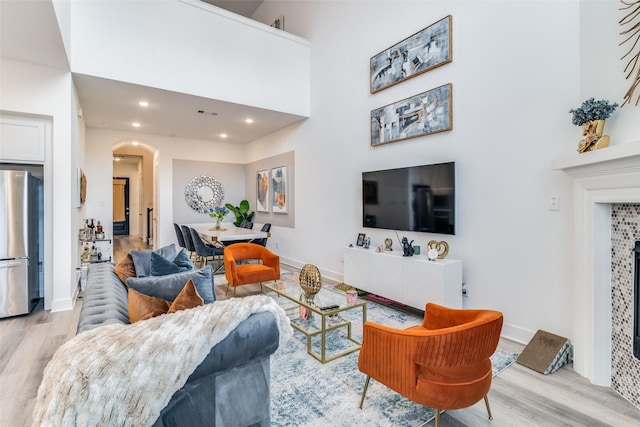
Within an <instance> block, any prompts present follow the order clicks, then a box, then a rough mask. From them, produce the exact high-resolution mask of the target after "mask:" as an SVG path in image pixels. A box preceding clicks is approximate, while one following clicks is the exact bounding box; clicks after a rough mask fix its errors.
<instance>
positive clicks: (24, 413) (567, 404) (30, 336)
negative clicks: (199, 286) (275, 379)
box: [0, 238, 640, 427]
mask: <svg viewBox="0 0 640 427" xmlns="http://www.w3.org/2000/svg"><path fill="white" fill-rule="evenodd" d="M144 247H145V246H144V245H143V244H142V242H141V241H140V240H139V239H138V240H135V239H131V240H129V241H127V239H123V238H120V239H118V238H117V239H116V241H115V242H114V259H115V260H119V259H120V258H121V257H122V256H123V255H124V254H126V253H127V251H128V250H129V248H132V249H138V248H144ZM216 291H217V292H216V293H217V295H218V298H226V295H225V294H224V292H220V289H216ZM239 291H240V290H239ZM257 292H260V289H259V287H258V286H256V287H255V289H254V288H252V286H243V287H242V291H241V292H239V293H238V295H237V296H242V295H244V294H251V293H257ZM81 304H82V300H81V299H80V300H78V302H77V304H76V306H75V308H74V310H73V311H65V312H57V313H51V312H48V311H44V310H43V307H42V303H41V304H40V305H39V306H38V307H37V308H36V309H35V310H34V312H33V313H31V314H30V315H28V316H18V317H14V318H8V319H3V320H0V426H3V427H14V426H15V427H21V426H30V425H31V412H32V409H33V405H34V402H35V397H36V394H37V390H38V386H39V384H40V381H41V379H42V373H43V371H44V368H45V366H46V364H47V363H48V362H49V360H50V359H51V358H52V357H53V354H54V353H55V351H56V349H57V348H58V347H59V346H60V345H61V344H62V343H63V342H65V341H66V340H68V339H69V338H71V337H73V336H74V335H75V330H76V324H77V321H78V316H79V313H80V307H81ZM500 347H501V348H503V349H504V350H507V351H514V352H520V351H522V348H523V346H522V345H520V344H518V343H514V342H512V341H508V340H502V341H501V342H500ZM390 393H392V392H391V391H390ZM489 401H490V403H491V409H492V412H493V418H494V419H493V420H492V421H490V420H488V419H487V413H486V409H485V407H484V403H483V402H482V401H481V402H479V403H477V404H476V405H474V406H472V407H470V408H466V409H461V410H456V411H447V412H445V413H444V414H443V415H442V419H441V426H442V427H463V426H464V427H476V426H478V427H483V426H491V427H512V426H517V427H520V426H585V427H586V426H588V427H597V426H611V427H614V426H615V427H626V426H629V427H631V426H635V427H638V426H640V410H639V409H637V408H635V407H634V406H633V405H631V404H630V403H629V402H627V401H626V400H624V399H623V398H622V397H620V396H619V395H618V394H617V393H616V392H614V391H612V390H611V389H609V388H605V387H597V386H594V385H591V384H590V383H589V382H588V381H587V380H586V379H584V378H583V377H581V376H579V375H578V374H576V373H575V372H574V371H573V369H572V368H571V366H566V367H563V368H561V369H560V370H559V371H558V372H556V373H554V374H552V375H541V374H539V373H537V372H534V371H532V370H530V369H528V368H525V367H523V366H521V365H518V364H513V365H512V366H511V367H509V368H507V369H506V370H505V371H503V372H502V373H501V374H500V375H498V376H497V377H496V378H494V381H493V384H492V387H491V391H490V392H489ZM351 416H355V417H354V418H353V419H354V422H353V425H354V426H356V425H358V424H357V409H356V408H354V411H353V412H352V413H351V414H345V417H351ZM291 425H292V426H295V425H296V424H295V420H292V422H291ZM427 425H430V426H433V425H434V421H431V422H430V423H429V424H427Z"/></svg>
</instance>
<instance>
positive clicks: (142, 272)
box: [129, 243, 178, 277]
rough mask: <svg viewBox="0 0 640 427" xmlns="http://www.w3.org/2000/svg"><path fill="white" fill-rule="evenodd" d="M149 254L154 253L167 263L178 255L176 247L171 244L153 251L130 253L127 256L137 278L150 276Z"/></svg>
mask: <svg viewBox="0 0 640 427" xmlns="http://www.w3.org/2000/svg"><path fill="white" fill-rule="evenodd" d="M151 252H155V253H156V254H158V255H160V256H161V257H162V258H164V259H168V260H169V261H173V260H174V258H175V257H176V255H178V251H177V250H176V245H174V244H173V243H172V244H170V245H169V246H165V247H162V248H160V249H158V250H155V251H130V252H129V254H130V255H131V258H132V259H133V265H134V266H135V268H136V275H137V276H138V277H145V276H150V275H151Z"/></svg>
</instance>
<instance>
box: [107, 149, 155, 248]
mask: <svg viewBox="0 0 640 427" xmlns="http://www.w3.org/2000/svg"><path fill="white" fill-rule="evenodd" d="M156 151H157V149H156V148H155V147H154V146H153V145H151V144H149V143H148V142H145V141H142V140H138V139H127V140H123V141H119V142H118V143H116V144H114V146H113V148H112V152H113V173H112V177H113V189H114V191H113V197H114V198H113V234H114V237H115V236H117V235H127V236H129V237H130V238H132V239H139V240H141V241H142V242H141V243H142V244H144V245H147V244H149V245H153V230H154V227H153V225H154V224H153V215H152V213H153V211H154V209H155V205H156V200H155V194H154V188H155V186H154V173H153V162H154V156H155V152H156ZM116 190H117V191H116Z"/></svg>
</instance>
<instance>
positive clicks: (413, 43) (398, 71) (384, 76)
mask: <svg viewBox="0 0 640 427" xmlns="http://www.w3.org/2000/svg"><path fill="white" fill-rule="evenodd" d="M451 21H452V18H451V15H449V16H446V17H444V18H442V19H441V20H439V21H437V22H434V23H433V24H431V25H429V26H428V27H426V28H423V29H422V30H420V31H418V32H417V33H415V34H413V35H411V36H409V37H407V38H406V39H404V40H402V41H401V42H399V43H396V44H395V45H393V46H391V47H390V48H388V49H385V50H383V51H382V52H380V53H378V54H377V55H374V56H372V57H371V59H370V60H369V72H370V75H371V80H370V82H371V88H370V91H371V93H376V92H379V91H381V90H383V89H386V88H388V87H391V86H393V85H395V84H398V83H400V82H402V81H404V80H407V79H410V78H412V77H415V76H417V75H420V74H422V73H426V72H427V71H430V70H433V69H434V68H438V67H440V66H442V65H445V64H448V63H449V62H451V61H452V55H451V54H452V44H451Z"/></svg>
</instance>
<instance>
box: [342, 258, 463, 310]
mask: <svg viewBox="0 0 640 427" xmlns="http://www.w3.org/2000/svg"><path fill="white" fill-rule="evenodd" d="M344 283H345V284H347V285H351V286H354V287H356V288H358V289H362V290H363V291H367V292H369V293H372V294H375V295H379V296H381V297H385V298H389V299H391V300H394V301H397V302H400V303H403V304H406V305H408V306H410V307H414V308H417V309H419V310H424V307H425V305H426V304H427V302H433V303H435V304H440V305H444V306H447V307H451V308H462V261H459V260H454V259H438V260H435V261H429V259H428V258H427V257H426V256H424V255H414V256H412V257H403V256H402V251H391V252H376V251H375V250H374V249H363V248H360V247H347V248H345V249H344Z"/></svg>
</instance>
